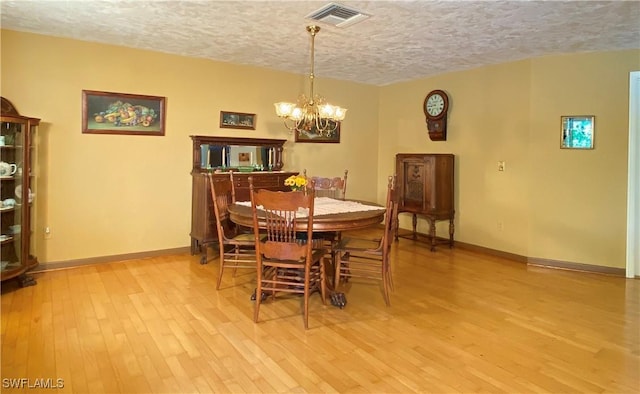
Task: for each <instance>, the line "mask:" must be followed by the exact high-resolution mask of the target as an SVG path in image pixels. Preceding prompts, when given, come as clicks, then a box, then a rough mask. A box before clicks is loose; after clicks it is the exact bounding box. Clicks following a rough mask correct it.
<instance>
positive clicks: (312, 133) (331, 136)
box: [295, 120, 340, 144]
mask: <svg viewBox="0 0 640 394" xmlns="http://www.w3.org/2000/svg"><path fill="white" fill-rule="evenodd" d="M329 122H330V126H329V130H331V131H325V132H324V133H322V134H320V133H318V130H317V128H316V127H315V125H314V126H313V127H312V128H311V130H309V131H304V130H303V131H298V130H296V132H295V133H296V142H322V143H335V144H337V143H339V142H340V122H335V121H333V120H330V121H329ZM334 127H335V129H334Z"/></svg>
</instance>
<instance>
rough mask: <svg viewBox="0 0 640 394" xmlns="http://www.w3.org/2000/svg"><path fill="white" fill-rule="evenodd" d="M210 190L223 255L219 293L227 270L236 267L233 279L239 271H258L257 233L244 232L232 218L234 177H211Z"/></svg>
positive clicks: (219, 244)
mask: <svg viewBox="0 0 640 394" xmlns="http://www.w3.org/2000/svg"><path fill="white" fill-rule="evenodd" d="M209 189H210V190H211V200H212V202H213V212H214V214H215V217H216V230H217V233H218V250H219V252H220V259H219V260H220V268H219V272H218V281H217V283H216V290H218V289H220V283H221V281H222V275H223V273H224V269H225V268H227V267H229V268H233V276H235V274H236V271H237V269H238V268H240V269H251V270H254V271H255V269H256V251H255V236H254V234H253V232H241V231H240V228H239V227H238V226H236V225H235V224H233V223H232V222H231V220H230V219H229V205H230V204H233V203H235V192H234V188H233V180H232V179H231V178H229V179H225V180H214V178H213V175H212V174H209Z"/></svg>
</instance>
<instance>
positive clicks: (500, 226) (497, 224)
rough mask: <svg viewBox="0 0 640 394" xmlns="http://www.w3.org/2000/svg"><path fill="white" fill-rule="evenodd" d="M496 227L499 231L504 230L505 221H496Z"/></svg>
mask: <svg viewBox="0 0 640 394" xmlns="http://www.w3.org/2000/svg"><path fill="white" fill-rule="evenodd" d="M496 228H497V229H498V231H502V230H504V223H502V221H501V220H498V222H497V223H496Z"/></svg>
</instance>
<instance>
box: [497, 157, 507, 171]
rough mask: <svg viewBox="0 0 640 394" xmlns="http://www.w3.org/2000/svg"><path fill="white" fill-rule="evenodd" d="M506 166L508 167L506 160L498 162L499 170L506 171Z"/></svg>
mask: <svg viewBox="0 0 640 394" xmlns="http://www.w3.org/2000/svg"><path fill="white" fill-rule="evenodd" d="M506 168H507V165H506V163H505V162H504V160H501V161H499V162H498V171H504V170H505V169H506Z"/></svg>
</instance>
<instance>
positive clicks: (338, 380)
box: [1, 231, 640, 393]
mask: <svg viewBox="0 0 640 394" xmlns="http://www.w3.org/2000/svg"><path fill="white" fill-rule="evenodd" d="M367 234H369V235H372V234H373V233H372V232H371V231H369V232H367ZM392 254H393V275H394V283H395V291H394V292H393V293H392V296H391V303H392V306H391V307H386V306H385V304H384V301H383V297H382V293H381V288H380V285H379V284H378V283H365V282H357V281H356V282H353V283H351V284H350V286H348V287H347V288H346V294H347V299H348V304H347V306H346V308H345V309H343V310H340V309H338V308H335V307H332V306H331V305H330V304H329V303H328V304H327V306H323V305H322V303H321V302H320V297H319V295H318V294H314V295H313V296H312V297H311V302H310V317H309V325H310V329H309V330H307V331H305V330H304V328H303V323H302V317H301V312H300V301H301V300H300V298H289V299H278V300H277V301H276V302H275V303H270V302H269V303H265V304H263V306H262V308H261V311H260V312H261V313H260V317H261V321H260V322H259V323H258V324H255V323H253V321H252V314H253V303H252V302H251V301H250V299H249V297H250V294H251V292H252V290H253V288H254V287H255V286H254V283H253V278H254V276H253V275H251V274H247V273H244V274H241V275H239V276H238V277H236V278H235V279H232V278H231V276H230V275H229V274H230V273H225V277H224V278H223V282H222V287H221V290H220V291H216V290H215V281H216V276H217V268H218V264H217V260H216V259H215V258H214V257H212V260H211V261H210V262H209V264H207V265H200V264H199V256H190V255H188V254H186V255H172V256H163V257H153V258H148V259H140V260H130V261H125V262H118V263H108V264H99V265H93V266H85V267H81V268H72V269H65V270H59V271H51V272H45V273H39V274H35V275H34V276H35V278H36V279H37V281H38V284H37V285H36V286H33V287H27V288H18V287H17V286H16V285H15V283H14V282H12V281H10V282H7V283H3V284H2V298H1V301H2V303H1V306H2V316H1V317H2V321H1V325H2V337H1V339H2V354H1V355H2V373H1V374H2V378H3V382H2V392H3V393H4V392H7V393H9V392H27V391H28V392H30V393H35V392H47V393H51V392H75V393H91V392H93V393H120V392H126V393H147V392H169V393H187V392H216V393H222V392H252V393H257V392H265V393H270V392H312V393H317V392H323V393H325V392H342V393H344V392H378V393H407V392H423V393H453V392H464V393H472V392H474V393H475V392H507V393H530V392H552V393H596V392H598V393H600V392H609V393H635V392H638V391H639V390H640V383H639V382H640V281H638V280H630V279H624V278H620V277H612V276H605V275H601V274H593V273H581V272H570V271H561V270H554V269H545V268H532V267H527V266H526V265H524V264H522V263H518V262H513V261H509V260H505V259H502V258H497V257H492V256H487V255H483V254H477V253H474V252H469V251H465V250H461V249H455V248H454V249H453V250H449V249H445V248H443V247H440V248H438V249H437V251H436V252H435V253H432V252H430V251H429V249H428V247H427V246H426V245H424V244H419V243H414V242H413V241H410V240H406V239H401V240H400V242H399V244H395V245H394V247H393V251H392ZM213 255H214V254H213V253H210V256H213ZM19 378H27V379H28V381H26V382H25V383H22V384H23V390H15V389H11V388H8V386H9V385H10V384H17V381H15V380H9V379H19ZM38 379H40V380H38ZM42 379H51V381H49V384H53V385H57V384H59V383H60V382H58V381H57V380H56V379H63V385H64V387H63V388H60V387H59V388H58V389H56V390H51V389H42V390H38V389H31V390H27V389H26V386H24V385H30V386H38V385H39V386H42V385H43V384H46V383H47V381H46V380H42ZM11 382H13V383H11Z"/></svg>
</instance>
